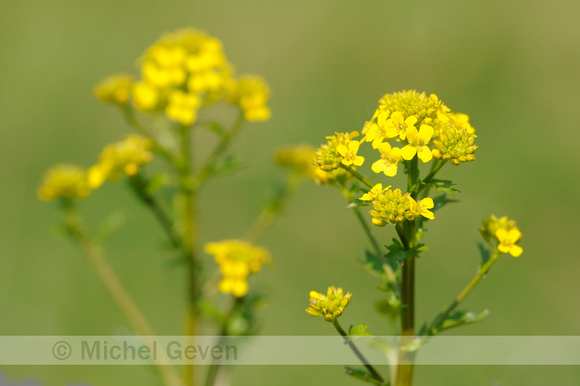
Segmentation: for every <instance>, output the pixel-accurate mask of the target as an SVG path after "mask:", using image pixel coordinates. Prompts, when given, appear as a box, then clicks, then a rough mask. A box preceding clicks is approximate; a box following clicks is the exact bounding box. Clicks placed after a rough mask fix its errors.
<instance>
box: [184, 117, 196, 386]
mask: <svg viewBox="0 0 580 386" xmlns="http://www.w3.org/2000/svg"><path fill="white" fill-rule="evenodd" d="M179 134H180V163H179V196H180V203H181V206H180V208H179V209H180V210H181V211H182V213H181V215H182V229H183V234H182V241H181V244H182V245H183V248H184V250H185V251H186V252H187V255H188V256H189V259H188V260H187V272H186V282H187V283H188V284H187V285H188V290H187V294H188V296H187V307H186V329H185V335H186V336H188V338H187V339H188V340H189V342H188V343H191V344H192V343H193V336H194V335H196V331H197V325H196V324H197V299H198V296H199V294H198V292H199V291H198V287H199V283H198V272H197V271H198V268H199V267H198V262H197V258H196V254H195V251H196V250H197V224H196V220H197V216H196V213H195V190H194V189H193V188H192V186H191V170H192V168H193V159H192V156H191V146H192V144H191V128H190V127H186V126H181V127H180V128H179ZM184 371H185V384H186V385H187V386H193V385H195V366H185V367H184Z"/></svg>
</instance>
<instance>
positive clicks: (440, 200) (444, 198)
mask: <svg viewBox="0 0 580 386" xmlns="http://www.w3.org/2000/svg"><path fill="white" fill-rule="evenodd" d="M457 202H459V200H454V199H452V198H449V196H448V195H447V193H443V194H440V195H439V196H437V197H435V198H433V203H434V204H435V206H434V207H433V209H431V211H432V212H435V211H436V210H438V209H441V208H442V207H444V206H445V205H447V204H453V203H457Z"/></svg>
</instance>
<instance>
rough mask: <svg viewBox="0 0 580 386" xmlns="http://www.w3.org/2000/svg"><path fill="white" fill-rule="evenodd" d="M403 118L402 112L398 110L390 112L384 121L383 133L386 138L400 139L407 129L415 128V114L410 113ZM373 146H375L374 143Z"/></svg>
mask: <svg viewBox="0 0 580 386" xmlns="http://www.w3.org/2000/svg"><path fill="white" fill-rule="evenodd" d="M403 118H404V117H403V114H402V113H401V112H400V111H395V112H394V113H393V114H391V118H390V119H388V120H387V121H386V122H385V135H386V137H387V138H396V137H399V138H400V139H405V136H406V135H407V130H410V129H414V130H415V131H416V130H417V129H415V124H416V123H417V117H416V116H414V115H411V116H409V117H407V119H404V120H403ZM373 147H376V146H374V143H373Z"/></svg>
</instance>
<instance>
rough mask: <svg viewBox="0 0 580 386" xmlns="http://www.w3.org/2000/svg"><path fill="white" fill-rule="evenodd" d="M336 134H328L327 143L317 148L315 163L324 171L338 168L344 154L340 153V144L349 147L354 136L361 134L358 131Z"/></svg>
mask: <svg viewBox="0 0 580 386" xmlns="http://www.w3.org/2000/svg"><path fill="white" fill-rule="evenodd" d="M334 134H335V135H332V136H327V137H326V139H327V140H328V142H327V143H326V145H322V146H320V147H319V148H318V149H317V150H316V161H315V162H314V164H315V165H318V166H319V167H320V168H321V169H322V170H324V171H331V170H335V169H338V168H339V167H340V163H341V160H342V158H343V157H342V155H340V153H338V150H337V148H338V146H339V145H344V146H346V147H347V151H348V144H349V142H351V140H352V139H353V138H356V137H358V136H359V133H358V132H357V131H353V132H351V133H334Z"/></svg>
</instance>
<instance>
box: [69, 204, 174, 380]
mask: <svg viewBox="0 0 580 386" xmlns="http://www.w3.org/2000/svg"><path fill="white" fill-rule="evenodd" d="M63 209H64V212H65V220H66V226H67V229H68V231H69V234H70V235H71V237H72V239H73V240H74V241H75V242H76V243H77V244H78V245H79V247H80V249H81V250H82V252H83V254H84V255H85V256H86V258H87V259H88V260H89V262H90V263H91V265H92V267H93V268H94V270H95V272H96V273H97V275H98V277H99V279H100V280H101V282H102V283H103V285H104V286H105V288H106V289H107V291H109V294H110V295H111V297H112V298H113V300H114V301H115V303H117V305H118V306H119V308H120V309H121V311H122V312H123V314H124V315H125V318H127V321H128V322H129V324H130V325H131V327H132V328H133V329H134V330H135V332H137V334H139V335H140V336H141V338H142V339H143V340H144V341H145V343H146V344H148V345H151V344H152V343H153V340H152V337H154V336H155V333H154V332H153V329H152V328H151V327H150V325H149V323H148V322H147V320H146V319H145V316H144V315H143V314H142V313H141V311H140V310H139V307H137V305H136V303H135V301H134V300H133V299H132V298H131V295H129V293H128V292H127V290H126V289H125V287H124V286H123V284H122V283H121V281H120V280H119V278H118V277H117V275H116V274H115V271H114V270H113V269H112V268H111V266H110V265H109V263H107V261H106V259H105V257H104V255H103V252H102V250H101V248H99V246H98V245H97V244H96V243H95V242H94V241H93V240H92V239H91V238H90V237H89V236H88V233H87V231H86V227H85V225H84V222H83V220H82V218H81V217H80V215H79V213H78V212H77V210H76V208H75V207H74V205H73V204H72V203H71V202H68V203H65V204H64V207H63ZM155 365H156V367H157V370H158V371H159V374H160V375H161V377H162V378H163V380H164V383H165V384H166V385H168V386H181V385H182V384H183V383H182V381H181V379H180V378H179V377H178V376H177V374H176V373H175V371H174V369H173V367H172V366H166V365H161V364H159V363H157V361H156V363H155Z"/></svg>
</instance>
